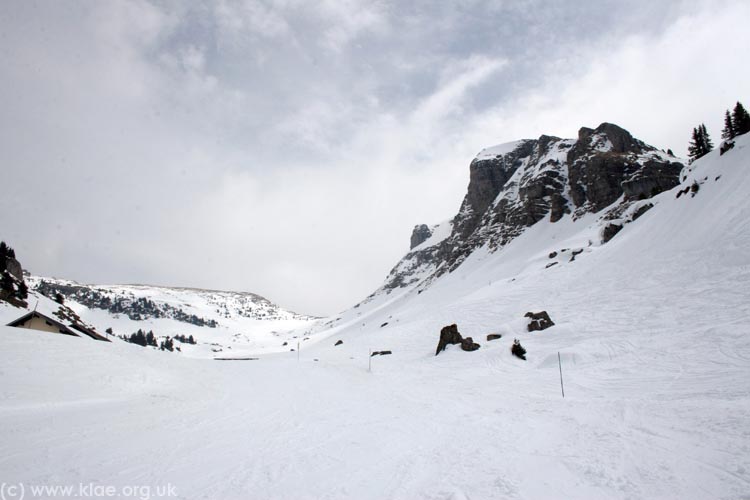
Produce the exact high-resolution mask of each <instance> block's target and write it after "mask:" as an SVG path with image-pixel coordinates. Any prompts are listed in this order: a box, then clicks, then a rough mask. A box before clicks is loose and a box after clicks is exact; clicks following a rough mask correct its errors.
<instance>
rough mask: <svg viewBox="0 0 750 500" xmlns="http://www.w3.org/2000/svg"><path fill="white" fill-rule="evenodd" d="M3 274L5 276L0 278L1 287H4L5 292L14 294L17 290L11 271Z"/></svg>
mask: <svg viewBox="0 0 750 500" xmlns="http://www.w3.org/2000/svg"><path fill="white" fill-rule="evenodd" d="M2 274H3V277H2V279H1V280H0V288H2V290H3V292H6V293H8V294H13V292H15V291H16V289H15V284H14V282H13V278H12V277H11V275H10V273H9V272H3V273H2Z"/></svg>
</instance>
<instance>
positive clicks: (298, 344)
mask: <svg viewBox="0 0 750 500" xmlns="http://www.w3.org/2000/svg"><path fill="white" fill-rule="evenodd" d="M297 362H298V363H299V342H297Z"/></svg>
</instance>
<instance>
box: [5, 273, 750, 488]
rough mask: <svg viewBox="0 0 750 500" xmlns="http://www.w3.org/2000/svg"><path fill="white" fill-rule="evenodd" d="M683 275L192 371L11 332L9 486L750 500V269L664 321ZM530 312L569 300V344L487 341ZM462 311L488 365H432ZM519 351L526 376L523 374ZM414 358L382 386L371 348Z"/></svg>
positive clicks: (578, 286) (571, 292)
mask: <svg viewBox="0 0 750 500" xmlns="http://www.w3.org/2000/svg"><path fill="white" fill-rule="evenodd" d="M673 271H674V269H669V267H668V266H665V267H664V268H663V273H664V274H663V275H654V276H652V279H653V280H654V281H653V282H652V281H650V280H645V281H644V280H636V279H633V280H632V281H631V282H624V283H619V284H618V290H619V292H620V293H619V297H620V300H621V302H619V303H613V302H612V300H611V297H609V298H607V297H604V296H601V295H600V296H599V297H597V295H596V294H595V293H593V292H591V293H586V289H587V283H586V280H584V279H581V280H579V281H578V282H576V281H575V280H573V279H572V276H569V277H567V278H566V279H565V280H562V281H559V282H557V285H555V281H549V282H547V286H546V292H545V291H543V290H542V289H541V283H542V282H541V281H539V280H530V281H528V282H521V283H518V284H517V285H516V286H515V287H514V288H510V287H508V288H506V289H507V290H508V292H507V294H505V297H504V299H503V296H502V295H498V294H495V293H490V294H489V295H487V297H485V298H482V297H478V296H475V297H473V298H472V299H471V300H470V301H465V302H464V303H463V304H461V303H458V304H455V305H454V306H453V307H454V308H455V310H451V309H450V308H449V307H447V306H446V308H445V309H442V312H440V313H439V312H438V310H437V308H436V309H432V308H425V309H424V310H414V308H413V307H412V308H410V309H409V311H411V314H413V315H414V318H413V319H409V318H408V317H407V316H404V317H403V319H402V320H401V321H399V322H398V323H399V324H398V326H397V327H395V328H393V329H390V330H389V329H388V328H387V327H386V328H384V329H378V330H380V331H379V332H378V331H372V332H370V334H369V335H366V334H360V335H350V336H349V337H346V336H345V335H346V332H345V330H346V328H344V329H342V331H341V332H340V333H341V334H342V336H343V338H345V339H347V340H346V341H345V343H344V345H342V346H339V347H333V341H334V340H335V337H330V338H329V340H328V341H325V342H320V343H318V344H317V345H313V346H311V347H309V348H307V349H306V350H303V352H302V355H301V359H300V361H297V359H296V355H295V353H289V354H283V355H272V356H267V357H263V358H261V359H260V360H257V361H232V362H219V361H212V360H194V359H186V358H183V357H180V356H177V355H172V354H168V353H162V352H157V351H150V350H146V349H142V348H140V347H137V346H132V345H125V344H104V343H101V342H93V341H85V340H84V339H76V338H67V337H63V336H54V335H49V334H43V333H35V332H29V331H23V330H17V329H12V328H5V327H4V328H2V330H1V331H0V334H1V335H0V351H2V352H3V366H2V369H1V373H0V387H1V389H0V436H1V438H2V439H0V450H1V453H0V472H2V480H3V481H5V482H8V483H23V484H24V485H25V486H26V487H27V488H29V487H30V486H31V485H76V487H78V486H77V485H78V484H89V483H94V484H97V485H114V486H115V487H117V488H118V489H121V488H126V487H127V486H129V485H131V486H139V487H146V486H147V487H150V488H152V490H151V492H152V493H151V494H153V492H154V491H156V488H157V487H159V486H163V485H168V484H169V485H173V487H174V490H173V491H172V492H173V493H174V492H176V494H177V498H223V499H235V498H237V499H240V498H289V499H300V498H404V499H410V498H425V499H450V498H454V499H463V498H528V499H540V498H541V499H544V498H591V499H607V498H623V499H625V498H632V499H636V498H675V499H676V498H680V499H691V498H695V499H704V498H735V499H736V498H750V424H749V422H750V387H749V386H748V383H747V381H748V380H750V344H749V343H748V342H747V341H746V340H745V338H744V337H746V335H747V333H748V332H747V318H748V317H750V305H748V303H747V302H746V301H745V297H744V293H741V292H738V291H737V289H736V287H739V290H744V289H747V288H746V287H747V285H748V283H749V282H750V269H744V270H743V272H742V273H740V274H737V273H736V272H735V273H732V274H731V275H730V274H727V275H724V276H716V275H711V276H709V275H701V270H700V269H698V270H694V271H692V272H691V273H690V276H689V278H690V280H686V281H680V282H681V283H686V282H688V281H693V282H694V283H701V285H700V286H698V285H696V287H695V289H693V290H678V289H677V288H671V287H669V286H662V288H661V289H660V290H661V292H662V293H665V294H666V296H670V294H675V295H674V299H672V300H671V302H670V305H669V307H665V304H664V303H656V302H654V301H653V300H652V299H653V298H652V297H649V296H648V295H647V294H646V291H647V290H648V288H649V287H651V286H654V285H655V283H657V282H659V281H660V280H662V279H663V278H665V277H666V276H668V275H669V274H670V273H671V272H673ZM603 278H606V276H601V277H600V279H603ZM562 283H567V284H568V286H569V287H570V288H569V289H568V291H567V292H566V291H564V290H563V289H562V288H561V287H562ZM711 287H713V288H711ZM489 288H492V287H489ZM709 290H710V292H709ZM487 293H489V292H487ZM521 293H522V294H524V296H527V297H531V296H536V297H539V296H542V297H543V296H544V295H545V293H546V294H547V295H548V297H553V296H565V297H568V300H567V301H566V306H567V307H566V308H564V309H560V310H551V311H550V312H551V314H553V319H555V320H556V321H558V325H557V326H555V327H553V328H552V329H550V330H547V331H545V332H541V333H534V334H529V333H524V332H523V329H522V328H521V327H520V326H519V325H520V324H521V322H520V321H515V322H513V321H512V322H508V323H505V324H503V325H501V326H500V327H499V328H496V329H495V330H494V331H499V332H502V333H503V334H504V336H503V338H502V339H500V340H497V341H494V342H492V343H486V342H484V341H483V340H484V339H483V338H482V339H481V340H480V334H479V332H482V333H484V332H485V331H487V330H486V328H487V326H488V325H491V324H493V323H494V324H495V325H498V324H500V319H501V318H502V316H503V315H504V314H509V311H511V310H514V308H517V307H518V306H517V305H516V304H515V302H512V299H518V298H519V294H521ZM573 298H574V299H573ZM493 303H494V304H501V305H499V306H496V307H494V308H491V307H490V305H491V304H493ZM709 303H710V304H714V305H716V304H719V303H721V304H723V306H722V308H720V309H716V308H714V309H712V310H711V312H710V314H709V313H708V312H706V310H704V309H702V306H705V305H708V304H709ZM425 307H426V306H425ZM459 309H460V310H461V312H460V314H461V317H462V318H464V322H463V323H461V324H460V329H461V331H462V333H464V334H465V335H466V334H474V338H475V339H476V340H480V341H481V343H482V344H483V346H482V348H481V349H480V350H479V351H477V352H474V353H464V352H462V351H460V350H459V349H457V348H456V347H455V346H449V348H448V350H447V351H446V352H445V353H443V354H441V355H440V356H438V357H435V356H434V351H433V349H434V344H435V343H436V338H437V335H436V330H435V328H434V327H435V325H437V324H439V322H441V321H442V318H435V319H434V320H418V319H416V318H424V317H429V316H437V315H439V314H444V315H447V316H450V315H458V314H459V312H458V310H459ZM573 311H575V312H573ZM632 311H639V316H637V317H633V316H632ZM392 312H394V313H396V311H395V310H394V311H392ZM396 314H397V313H396ZM506 317H507V316H506ZM470 318H473V319H470ZM386 331H388V333H386ZM426 331H428V332H429V334H425V332H426ZM376 336H377V337H376ZM513 336H518V337H519V338H521V340H522V342H523V344H524V346H525V347H526V348H527V349H528V350H529V361H527V362H526V363H524V362H522V361H519V360H516V359H515V358H513V357H511V356H510V353H509V345H510V342H511V340H512V337H513ZM398 339H401V341H399V340H398ZM396 342H398V350H396V352H394V354H393V355H392V356H390V357H382V358H380V357H376V358H373V360H372V361H373V370H372V372H368V369H367V362H368V357H367V345H370V346H371V347H372V346H373V344H374V347H377V348H379V347H381V346H382V347H384V348H385V347H393V346H394V345H396V344H395V343H396ZM323 344H325V345H323ZM558 351H560V352H561V353H562V361H563V370H564V375H565V382H566V386H565V388H566V397H565V398H564V399H563V398H562V397H561V394H560V386H559V373H558V366H557V352H558ZM316 358H317V359H318V360H319V361H315V359H316ZM28 491H29V490H28V489H27V493H28ZM26 498H32V497H31V496H28V494H27V497H26Z"/></svg>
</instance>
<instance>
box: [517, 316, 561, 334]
mask: <svg viewBox="0 0 750 500" xmlns="http://www.w3.org/2000/svg"><path fill="white" fill-rule="evenodd" d="M524 316H525V317H527V318H529V324H528V330H529V331H530V332H538V331H541V330H546V329H547V328H549V327H551V326H555V323H554V322H553V321H552V318H550V317H549V314H547V311H541V312H538V313H534V312H527V313H526V314H525V315H524Z"/></svg>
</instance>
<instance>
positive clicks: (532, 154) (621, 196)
mask: <svg viewBox="0 0 750 500" xmlns="http://www.w3.org/2000/svg"><path fill="white" fill-rule="evenodd" d="M683 167H684V165H683V164H682V163H680V162H679V161H677V160H676V159H675V158H674V157H673V156H670V155H669V154H667V153H664V152H663V151H660V150H658V149H656V148H654V147H652V146H649V145H647V144H645V143H644V142H643V141H640V140H638V139H636V138H634V137H633V136H632V135H631V134H630V133H629V132H628V131H627V130H624V129H622V128H621V127H618V126H617V125H614V124H611V123H602V124H601V125H599V126H598V127H596V128H595V129H591V128H587V127H583V128H581V129H580V130H579V132H578V138H576V139H560V138H558V137H553V136H548V135H542V136H541V137H539V138H538V139H533V140H532V139H524V140H521V141H516V142H513V143H508V144H502V145H500V146H495V147H492V148H488V149H485V150H483V151H482V152H480V153H479V154H478V155H477V157H476V158H475V159H474V160H473V161H472V162H471V164H470V165H469V186H468V188H467V192H466V196H465V197H464V200H463V202H462V203H461V207H460V209H459V212H458V214H457V215H456V216H455V217H454V218H453V220H452V228H451V232H450V235H449V236H447V237H445V238H444V239H442V240H440V241H435V242H434V243H433V244H431V245H430V246H429V247H426V248H425V247H424V246H422V247H420V248H419V249H418V250H414V251H411V252H409V253H408V254H407V255H406V256H405V257H404V258H403V259H402V260H401V261H400V262H399V263H398V264H397V265H396V266H395V267H394V268H393V269H392V270H391V272H390V274H389V276H388V278H387V280H386V283H385V284H384V285H383V287H382V290H383V291H385V292H389V291H391V290H393V289H395V288H402V287H408V286H414V285H416V284H420V285H419V286H420V287H426V286H429V283H430V282H431V281H432V280H434V279H435V278H437V277H439V276H441V275H442V274H444V273H447V272H450V271H452V270H454V269H455V268H456V267H458V266H459V265H460V264H461V263H462V262H463V261H464V260H465V259H466V257H468V256H469V255H470V254H471V253H472V252H473V251H474V250H475V249H476V248H479V247H481V246H484V245H486V246H487V247H488V248H489V250H490V251H495V250H497V249H499V248H501V247H503V246H504V245H506V244H507V243H508V242H510V241H511V240H513V239H514V238H516V237H518V236H519V235H520V234H521V233H523V231H525V230H526V228H528V227H529V226H531V225H534V224H536V223H538V222H540V221H542V220H545V219H546V220H547V221H549V222H550V223H555V222H557V221H559V220H560V219H561V218H563V217H566V216H569V217H572V218H574V219H577V218H580V217H582V216H583V215H585V214H587V213H592V212H599V211H601V210H603V209H608V211H616V210H615V208H616V207H617V206H618V204H621V205H622V210H619V212H623V211H624V209H625V208H627V206H629V205H630V204H632V203H634V202H636V201H637V200H640V199H644V198H650V197H652V196H654V195H656V194H658V193H660V192H662V191H664V190H667V189H671V188H672V187H674V186H676V185H677V184H678V183H679V175H680V171H681V170H682V169H683ZM633 220H634V219H633ZM429 231H430V228H429V227H427V226H425V225H419V226H417V227H415V229H414V232H413V233H412V240H411V248H412V249H414V248H416V247H417V246H418V245H420V244H422V243H424V241H426V239H427V238H430V236H431V235H430V236H427V234H428V232H429ZM434 239H436V238H434ZM376 293H377V292H376Z"/></svg>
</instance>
